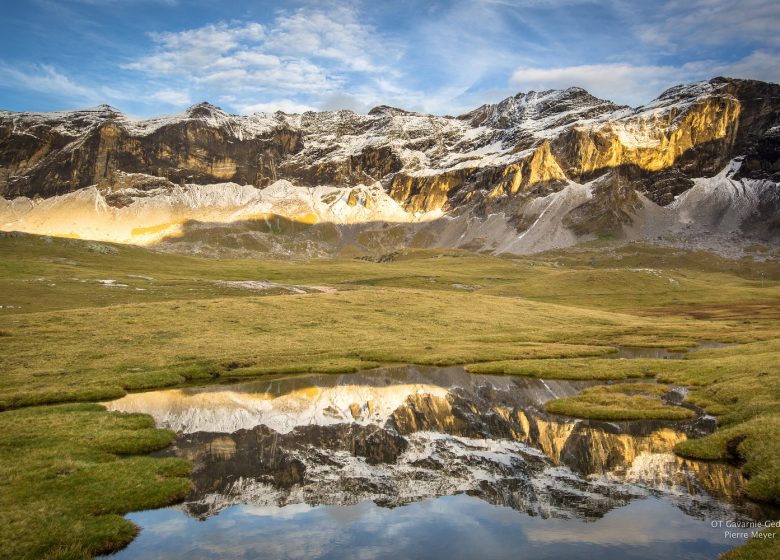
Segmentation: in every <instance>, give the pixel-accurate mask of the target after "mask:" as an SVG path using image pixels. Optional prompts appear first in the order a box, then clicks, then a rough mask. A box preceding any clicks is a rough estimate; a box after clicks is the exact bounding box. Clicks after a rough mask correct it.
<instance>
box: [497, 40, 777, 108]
mask: <svg viewBox="0 0 780 560" xmlns="http://www.w3.org/2000/svg"><path fill="white" fill-rule="evenodd" d="M778 60H780V59H779V58H778V55H777V54H772V53H769V52H766V51H756V52H754V53H751V54H750V55H748V56H746V57H744V58H742V59H740V60H737V61H735V62H730V63H717V62H714V61H711V60H707V61H692V62H688V63H685V64H682V65H679V66H674V65H658V66H654V65H633V64H627V63H605V64H583V65H579V66H562V67H553V68H517V69H516V70H515V71H514V72H513V73H512V77H511V79H510V82H511V83H512V84H513V85H515V86H516V87H517V88H518V89H520V90H523V91H528V90H532V89H533V90H537V91H538V90H544V89H559V88H566V87H570V86H579V87H582V88H585V89H586V90H588V91H589V92H590V93H592V94H594V95H596V96H597V97H602V98H605V99H613V100H614V99H617V100H619V101H620V102H622V103H628V104H631V105H641V104H644V103H647V102H648V101H650V100H651V99H653V98H655V97H656V96H657V95H658V94H659V93H661V91H663V90H665V89H667V88H669V87H671V86H673V85H676V84H679V83H683V82H691V81H697V80H705V79H708V78H712V77H714V76H727V77H731V78H747V79H758V80H769V81H776V82H780V63H778Z"/></svg>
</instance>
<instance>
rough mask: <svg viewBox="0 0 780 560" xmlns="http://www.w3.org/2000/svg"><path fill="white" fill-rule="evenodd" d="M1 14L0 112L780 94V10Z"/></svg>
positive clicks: (752, 5)
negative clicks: (572, 93)
mask: <svg viewBox="0 0 780 560" xmlns="http://www.w3.org/2000/svg"><path fill="white" fill-rule="evenodd" d="M185 10H186V14H185V13H184V12H185ZM7 12H8V14H7V17H8V18H9V21H12V22H13V23H14V25H12V26H9V33H8V34H7V35H8V37H5V38H4V37H0V46H1V47H4V50H3V52H4V59H3V60H2V61H0V104H2V101H3V100H2V94H3V92H5V93H6V94H8V93H9V92H10V95H8V96H7V99H10V100H11V103H12V104H13V105H15V106H16V107H19V106H23V105H24V104H25V103H26V101H25V100H27V99H38V100H43V101H40V102H39V103H38V105H46V106H49V105H52V104H54V103H55V102H56V101H54V100H59V102H58V103H59V106H62V105H70V106H73V105H74V104H81V105H83V104H86V103H89V104H96V103H102V102H109V103H114V104H116V103H119V102H121V103H120V105H121V106H122V107H123V108H125V107H128V108H130V110H131V111H134V112H136V113H143V114H154V113H159V112H161V111H169V110H170V109H172V108H178V109H183V108H184V106H185V105H187V104H191V103H192V102H194V101H200V100H210V101H215V102H217V103H219V104H221V105H222V106H223V107H224V108H226V109H228V110H231V111H238V112H242V113H247V112H253V111H258V110H275V109H282V110H285V111H300V110H307V109H311V108H316V109H337V108H350V109H353V110H355V111H359V112H365V111H367V110H369V109H370V108H371V107H372V106H375V105H378V104H389V105H395V106H400V107H403V108H406V109H410V110H416V111H423V112H434V113H439V114H441V113H449V114H457V113H460V112H463V111H466V110H469V109H472V108H474V107H476V106H478V105H480V104H482V103H486V102H496V101H499V100H500V99H501V98H503V97H506V96H508V95H512V94H514V93H516V92H517V91H518V90H529V89H537V90H538V89H548V88H563V87H569V86H572V85H579V86H582V87H584V88H586V89H588V90H589V91H591V92H592V93H594V94H595V95H598V96H600V97H604V98H608V99H612V100H614V101H616V102H619V103H627V104H632V105H637V104H641V103H645V102H647V101H649V100H650V99H652V98H653V97H655V96H656V95H657V94H658V93H660V92H661V91H662V90H663V89H665V88H667V87H669V86H671V85H674V84H677V83H680V82H685V81H691V80H698V79H706V78H711V77H713V76H715V75H726V76H733V77H744V78H754V79H761V80H770V81H780V62H778V61H780V34H778V33H777V32H776V30H775V28H776V24H777V22H778V21H780V3H778V2H777V0H744V1H742V2H740V3H739V5H738V6H737V7H735V5H734V3H733V2H732V1H730V0H690V1H689V2H676V1H673V0H646V1H645V2H643V3H641V4H640V3H637V2H634V1H633V0H603V1H600V2H596V1H595V0H439V1H435V2H421V1H419V0H397V2H394V3H383V2H370V1H369V0H334V2H321V1H320V0H292V1H291V2H282V1H281V0H268V1H267V2H263V3H256V2H251V1H249V0H221V2H220V3H219V6H218V7H216V8H215V7H214V6H213V5H211V3H206V2H193V3H185V2H176V1H174V0H104V1H102V0H61V1H55V0H34V1H31V2H30V5H29V6H28V5H27V4H25V3H17V4H14V5H13V7H12V9H9V10H7ZM215 13H216V14H221V17H219V18H217V19H215V16H214V14H215ZM184 21H186V22H188V24H187V25H184V24H182V23H181V22H184ZM17 29H18V31H17ZM150 30H153V31H150ZM14 33H16V34H15V35H14ZM25 41H27V42H25ZM17 45H24V48H17ZM63 45H65V47H64V48H63ZM24 53H28V54H24ZM28 94H29V95H28ZM6 106H7V104H6ZM25 108H32V107H25Z"/></svg>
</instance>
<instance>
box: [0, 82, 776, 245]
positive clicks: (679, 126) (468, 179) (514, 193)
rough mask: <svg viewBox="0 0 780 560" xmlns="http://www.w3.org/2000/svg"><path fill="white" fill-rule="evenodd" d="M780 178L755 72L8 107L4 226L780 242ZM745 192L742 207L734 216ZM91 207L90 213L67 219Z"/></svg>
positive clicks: (772, 97) (0, 157)
mask: <svg viewBox="0 0 780 560" xmlns="http://www.w3.org/2000/svg"><path fill="white" fill-rule="evenodd" d="M280 181H282V182H283V183H280ZM697 181H699V183H697ZM779 182H780V86H778V85H775V84H768V83H763V82H755V81H747V80H730V79H724V78H716V79H713V80H710V81H708V82H700V83H695V84H690V85H684V86H678V87H675V88H672V89H670V90H668V91H666V92H664V93H663V94H662V95H661V96H660V97H658V98H657V99H656V100H654V101H653V102H651V103H649V104H648V105H646V106H643V107H639V108H636V109H632V108H628V107H620V106H617V105H615V104H613V103H610V102H608V101H604V100H601V99H597V98H595V97H593V96H591V95H590V94H588V93H587V92H586V91H584V90H582V89H580V88H569V89H567V90H561V91H558V90H551V91H544V92H530V93H525V94H518V95H516V96H514V97H510V98H508V99H505V100H504V101H501V102H500V103H497V104H495V105H485V106H482V107H480V108H478V109H476V110H474V111H472V112H470V113H467V114H465V115H461V116H459V117H440V116H433V115H422V114H418V113H412V112H408V111H403V110H400V109H394V108H391V107H384V106H383V107H377V108H375V109H373V110H372V111H370V112H369V114H367V115H357V114H355V113H352V112H350V111H334V112H324V113H312V112H308V113H304V114H302V115H288V114H284V113H281V112H277V113H274V114H255V115H252V116H248V117H241V116H235V115H229V114H227V113H225V112H224V111H222V110H220V109H219V108H217V107H214V106H212V105H209V104H207V103H203V104H199V105H196V106H194V107H192V108H190V109H189V110H188V111H186V112H185V113H184V114H181V115H173V116H168V117H161V118H156V119H150V120H145V121H138V120H133V119H130V118H128V117H126V116H124V115H122V114H121V113H119V112H118V111H116V110H115V109H113V108H111V107H108V106H100V107H97V108H95V109H90V110H83V111H72V112H65V113H48V114H30V113H11V112H0V194H2V196H3V197H4V200H1V201H0V228H2V229H20V230H26V231H32V232H36V233H50V234H59V235H74V236H79V237H97V238H101V239H108V240H114V241H121V242H140V243H152V242H158V241H160V240H162V239H165V238H167V237H169V236H170V234H171V233H176V234H177V235H178V236H179V237H178V238H177V239H178V241H177V242H176V243H174V245H176V248H178V249H184V250H187V248H189V249H192V246H191V244H190V245H188V244H187V239H188V238H187V235H186V233H187V231H184V230H183V229H182V228H183V226H182V224H185V223H188V222H189V221H192V220H196V221H198V222H204V221H205V222H209V223H220V224H225V223H233V222H235V221H236V220H247V219H249V220H251V219H256V218H257V217H258V215H266V214H273V215H276V216H281V217H283V218H286V219H290V220H293V221H298V222H303V223H322V222H327V223H332V224H343V223H345V221H346V223H351V224H354V223H364V224H366V223H371V222H375V223H376V222H400V223H404V224H407V225H406V226H405V228H404V231H403V232H402V234H398V235H396V238H397V243H396V244H397V245H399V246H406V245H409V244H411V243H412V240H417V241H416V242H417V243H423V242H424V244H429V245H430V244H445V245H459V244H461V245H467V246H470V247H475V248H480V249H487V250H493V251H499V252H500V251H509V252H530V251H534V250H539V249H545V248H549V247H555V246H561V245H566V244H570V243H573V242H576V241H578V240H580V239H586V238H588V237H593V236H595V235H601V234H610V235H617V236H623V237H627V238H656V237H659V236H667V237H669V236H671V237H677V238H686V237H687V238H695V237H696V236H699V237H701V236H705V235H710V234H712V233H716V234H719V235H721V236H726V237H729V238H739V237H743V236H745V235H751V236H753V237H754V238H758V239H761V240H764V241H775V240H776V239H777V237H778V235H780V229H779V228H778V226H779V225H780V208H779V207H778V204H777V201H778V198H780V195H778V193H779V192H780V187H778V183H779ZM704 183H706V184H707V185H709V187H710V188H709V191H711V192H710V197H711V199H712V200H713V201H714V202H713V205H714V206H715V207H717V208H718V212H720V213H708V214H706V215H703V216H700V217H699V219H698V220H697V221H695V222H694V223H691V222H686V219H687V218H686V216H689V215H690V214H691V210H692V208H690V207H687V206H685V200H686V198H690V196H688V197H686V195H688V193H690V192H691V191H692V190H693V189H695V187H696V185H697V184H704ZM280 185H284V187H280ZM366 185H368V186H369V187H370V189H369V190H372V192H373V193H374V195H372V196H365V195H361V194H360V193H361V192H364V191H366V189H367V188H368V187H366ZM271 187H273V188H272V190H271V191H268V189H269V188H271ZM355 188H357V191H355ZM84 189H87V190H84ZM88 189H92V190H88ZM177 189H178V190H177ZM291 189H292V190H291ZM296 189H297V190H296ZM733 190H737V191H742V192H743V193H744V194H743V195H742V196H740V197H738V200H736V202H735V203H736V204H737V205H738V206H740V208H742V209H741V210H740V216H741V218H742V219H741V221H739V223H732V222H729V223H728V224H726V225H724V223H723V220H722V219H721V214H722V211H723V210H724V204H725V203H724V202H723V201H725V200H726V199H729V200H732V199H733V197H731V194H730V193H731V191H733ZM206 191H209V194H208V196H207V197H206V198H209V199H210V200H212V201H213V202H214V203H213V204H211V205H209V204H205V205H204V204H202V203H201V202H202V199H203V198H204V193H205V192H206ZM237 191H241V192H242V193H243V195H242V197H239V199H236V198H235V193H236V192H237ZM280 192H288V193H294V196H293V195H291V196H292V198H291V199H290V200H285V199H284V196H280ZM193 193H197V194H193ZM193 198H197V199H199V200H201V202H199V203H196V204H193V203H192V201H191V199H193ZM54 200H56V202H52V201H54ZM377 201H378V202H377ZM718 201H721V202H718ZM341 202H343V203H344V204H345V205H347V206H348V207H349V208H353V209H355V208H359V209H362V210H360V212H357V213H356V212H354V211H353V212H345V211H344V210H343V209H342V208H341V206H343V204H341ZM732 202H734V201H733V200H732ZM85 204H86V205H87V206H89V207H94V208H95V209H96V210H91V211H87V213H89V212H91V215H90V217H89V219H79V220H72V219H70V218H68V217H67V215H66V216H65V217H63V213H64V214H72V213H73V212H71V211H70V210H69V207H70V206H71V205H74V208H82V207H83V206H84V205H85ZM262 204H265V207H264V210H263V211H258V208H257V207H258V205H262ZM55 206H56V208H54V207H55ZM726 206H728V204H726ZM248 207H252V209H251V210H249V209H248ZM82 210H83V208H82ZM82 210H78V211H77V213H79V212H82ZM385 210H388V211H389V212H390V214H387V213H386V212H385ZM725 211H727V212H728V211H729V208H726V209H725ZM356 214H360V218H359V219H357V218H356ZM345 215H349V216H350V217H349V218H348V219H345V218H344V216H345ZM553 215H554V216H555V219H554V220H551V219H550V218H551V217H552V216H553ZM656 215H657V216H658V218H657V220H656V221H655V222H653V221H648V219H649V218H648V217H649V216H656ZM131 216H132V217H131ZM85 218H86V217H85ZM453 220H454V221H455V225H453V224H452V223H450V222H451V221H453ZM63 222H65V223H63ZM84 223H87V224H89V227H84V225H83V224H84ZM127 224H131V225H132V227H127V226H126V225H127ZM475 225H476V226H479V227H481V228H482V232H481V233H482V235H479V236H476V237H475V236H473V235H472V234H471V232H472V231H473V230H474V226H475ZM171 228H174V229H175V231H172V229H171ZM352 229H354V228H352ZM134 230H142V233H138V231H136V234H133V231H134ZM153 232H156V233H153ZM705 232H708V233H706V234H705ZM353 233H354V232H353ZM456 233H457V235H455V234H456ZM347 237H349V236H347ZM353 237H354V236H353ZM454 238H457V239H459V240H460V241H458V242H455V241H453V239H454ZM340 239H342V240H343V239H345V238H344V236H343V235H342V236H341V237H340ZM421 240H422V241H421ZM166 243H167V242H166ZM350 243H352V242H351V241H350ZM353 244H354V243H353ZM169 245H170V244H169ZM169 245H166V246H169ZM337 245H338V244H337ZM341 245H344V243H342V244H341ZM383 246H384V245H383ZM358 249H359V250H360V251H363V252H366V251H369V249H368V248H367V247H366V246H365V245H361V244H358ZM323 251H324V252H328V249H327V248H317V249H316V250H315V253H317V252H323Z"/></svg>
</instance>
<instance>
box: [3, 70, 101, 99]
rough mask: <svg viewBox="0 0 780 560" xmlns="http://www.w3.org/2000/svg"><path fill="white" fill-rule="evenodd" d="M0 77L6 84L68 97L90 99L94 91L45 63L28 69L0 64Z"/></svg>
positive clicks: (92, 97)
mask: <svg viewBox="0 0 780 560" xmlns="http://www.w3.org/2000/svg"><path fill="white" fill-rule="evenodd" d="M0 77H2V81H3V82H5V83H6V84H13V85H16V86H20V87H22V88H24V89H27V90H32V91H39V92H42V93H47V94H55V95H61V96H64V97H66V98H69V99H79V100H92V99H94V97H95V96H94V92H93V91H92V90H90V89H88V88H86V87H84V86H82V85H79V84H77V83H76V82H74V81H73V80H71V79H70V78H69V77H67V76H66V75H65V74H62V73H61V72H59V71H58V70H56V69H55V68H54V67H52V66H49V65H47V64H40V65H37V66H33V67H31V68H30V69H29V70H20V69H18V68H15V67H12V66H8V65H6V64H0Z"/></svg>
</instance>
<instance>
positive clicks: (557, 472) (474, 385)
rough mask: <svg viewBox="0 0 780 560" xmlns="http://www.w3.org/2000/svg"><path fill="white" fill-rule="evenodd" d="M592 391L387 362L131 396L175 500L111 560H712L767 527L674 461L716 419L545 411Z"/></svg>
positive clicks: (725, 481)
mask: <svg viewBox="0 0 780 560" xmlns="http://www.w3.org/2000/svg"><path fill="white" fill-rule="evenodd" d="M586 385H587V384H586V383H582V382H567V381H551V380H547V381H545V380H538V379H526V378H515V377H501V376H481V375H470V374H468V373H466V372H465V371H463V369H462V368H421V367H414V366H409V367H402V368H383V369H378V370H373V371H370V372H362V373H356V374H349V375H338V376H334V375H304V376H289V377H283V378H277V379H272V380H267V379H265V380H263V381H253V382H251V383H242V384H238V385H228V386H209V387H202V388H194V389H176V390H167V391H155V392H150V393H139V394H133V395H128V396H126V397H124V398H122V399H119V400H117V401H113V402H112V403H108V406H109V408H111V409H114V410H123V411H131V412H145V413H148V414H151V415H152V416H153V417H154V418H155V419H156V421H157V423H158V425H160V426H166V427H170V428H172V429H174V430H176V431H177V433H178V434H179V435H178V438H177V441H176V443H175V445H174V446H173V447H172V448H170V449H168V450H166V451H164V452H163V453H162V454H163V455H176V456H182V457H186V458H188V459H190V460H191V461H192V462H193V464H194V471H193V473H192V481H193V484H194V489H193V491H192V492H191V494H190V495H189V496H188V497H187V499H186V500H185V502H184V503H183V504H181V505H177V506H174V507H169V508H164V509H160V510H156V511H146V512H138V513H133V514H130V515H128V518H129V519H130V520H132V521H133V522H135V523H136V524H138V525H139V526H140V527H141V528H142V531H141V533H140V535H139V537H138V538H137V539H136V540H135V541H133V543H131V544H130V546H129V547H127V548H126V549H125V550H123V551H120V552H119V553H117V554H116V555H114V557H116V558H123V559H125V558H127V559H129V558H187V559H188V560H194V559H198V558H242V559H243V558H442V559H444V558H447V559H452V558H484V559H487V558H662V557H670V558H715V557H717V556H718V555H719V554H720V553H722V552H724V551H726V550H728V549H730V548H733V547H735V546H737V545H739V544H741V543H742V542H743V541H742V540H738V539H731V538H726V537H725V536H724V529H722V528H713V527H712V522H713V521H729V520H744V521H747V520H753V519H761V520H765V519H774V518H776V517H777V512H775V511H770V510H768V509H766V508H762V507H759V506H758V505H756V504H753V503H751V502H749V501H746V500H744V499H743V498H742V486H743V482H744V481H743V480H742V477H741V475H740V473H739V472H738V471H737V470H736V469H734V468H732V467H730V466H727V465H723V464H716V463H700V462H695V461H688V460H685V459H682V458H679V457H677V456H675V455H674V454H673V453H672V452H671V450H672V448H673V447H674V445H675V444H677V443H679V442H680V441H684V440H685V439H687V438H689V437H697V436H700V435H703V434H704V433H706V432H707V431H709V430H711V429H712V428H713V424H712V421H711V419H708V418H697V419H694V420H692V421H689V422H683V423H679V422H678V423H669V422H624V423H604V422H588V421H581V420H579V421H578V420H572V419H567V418H562V417H555V416H552V415H549V414H546V413H545V412H544V406H543V405H544V403H545V402H546V401H547V400H549V399H551V398H557V397H562V396H568V395H573V394H576V393H577V392H578V391H580V390H581V389H582V388H583V387H584V386H586Z"/></svg>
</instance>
